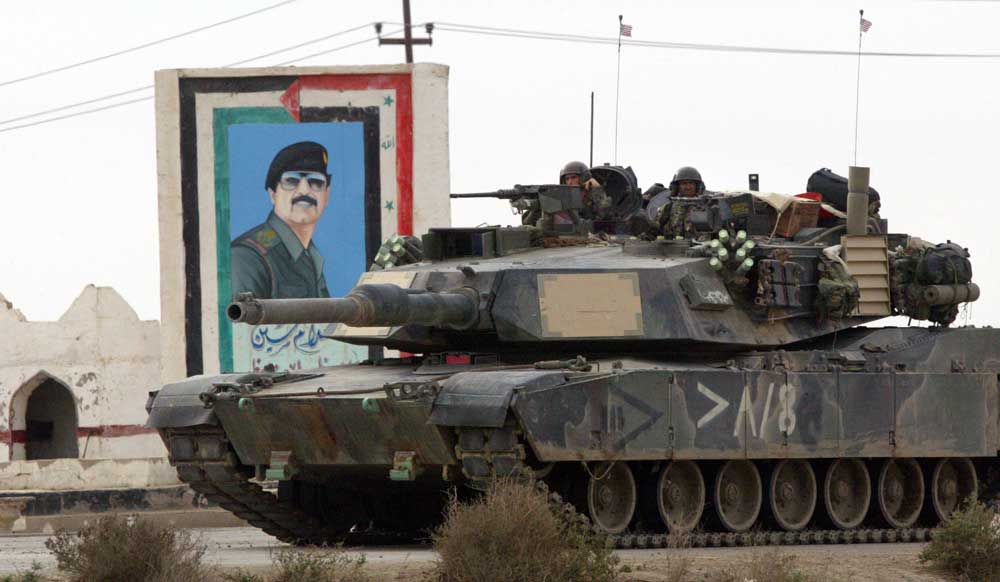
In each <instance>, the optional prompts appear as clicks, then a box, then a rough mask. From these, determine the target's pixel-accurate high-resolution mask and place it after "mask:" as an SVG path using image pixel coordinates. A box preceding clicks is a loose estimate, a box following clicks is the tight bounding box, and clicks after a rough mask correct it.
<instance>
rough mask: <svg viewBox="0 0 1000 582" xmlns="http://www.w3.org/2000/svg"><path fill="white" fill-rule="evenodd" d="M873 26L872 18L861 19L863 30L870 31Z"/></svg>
mask: <svg viewBox="0 0 1000 582" xmlns="http://www.w3.org/2000/svg"><path fill="white" fill-rule="evenodd" d="M871 27H872V21H871V20H865V19H864V18H862V19H861V32H868V29H869V28H871Z"/></svg>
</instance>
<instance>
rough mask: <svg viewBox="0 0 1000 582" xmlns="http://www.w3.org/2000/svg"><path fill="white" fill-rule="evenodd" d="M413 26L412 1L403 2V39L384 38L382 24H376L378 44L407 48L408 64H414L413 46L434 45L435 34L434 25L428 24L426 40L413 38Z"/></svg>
mask: <svg viewBox="0 0 1000 582" xmlns="http://www.w3.org/2000/svg"><path fill="white" fill-rule="evenodd" d="M411 27H412V24H410V0H403V38H382V23H381V22H376V23H375V34H377V35H378V44H379V46H382V45H384V44H401V45H403V46H404V47H406V62H407V63H412V62H413V45H415V44H426V45H431V44H434V43H433V42H432V41H431V33H432V32H434V23H432V22H428V23H427V24H425V25H424V29H426V30H427V37H426V38H413V31H412V30H411Z"/></svg>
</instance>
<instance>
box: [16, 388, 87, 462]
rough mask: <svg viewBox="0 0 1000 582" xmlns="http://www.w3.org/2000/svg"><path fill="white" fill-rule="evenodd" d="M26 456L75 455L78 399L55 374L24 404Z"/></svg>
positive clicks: (53, 457)
mask: <svg viewBox="0 0 1000 582" xmlns="http://www.w3.org/2000/svg"><path fill="white" fill-rule="evenodd" d="M24 420H25V443H24V452H25V458H26V459H28V460H31V459H75V458H77V457H78V456H79V450H78V449H77V444H76V429H77V418H76V402H74V400H73V394H72V393H71V392H70V391H69V389H67V388H66V387H65V386H63V385H62V384H61V383H59V382H58V381H56V380H54V379H53V378H46V379H45V380H44V381H43V382H42V383H41V384H39V385H38V387H36V388H35V389H34V390H32V391H31V395H30V396H29V397H28V405H27V406H26V407H25V413H24Z"/></svg>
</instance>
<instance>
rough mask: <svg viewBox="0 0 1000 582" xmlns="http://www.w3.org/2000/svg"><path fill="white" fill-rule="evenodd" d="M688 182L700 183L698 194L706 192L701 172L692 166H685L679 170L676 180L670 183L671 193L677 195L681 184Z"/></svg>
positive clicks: (675, 176)
mask: <svg viewBox="0 0 1000 582" xmlns="http://www.w3.org/2000/svg"><path fill="white" fill-rule="evenodd" d="M686 180H690V181H692V182H697V183H698V194H703V193H704V192H705V182H703V181H702V180H701V172H699V171H698V170H696V169H695V168H692V167H691V166H683V167H681V168H678V170H677V173H675V174H674V179H673V180H671V181H670V193H671V194H677V191H678V189H679V185H680V183H681V182H684V181H686Z"/></svg>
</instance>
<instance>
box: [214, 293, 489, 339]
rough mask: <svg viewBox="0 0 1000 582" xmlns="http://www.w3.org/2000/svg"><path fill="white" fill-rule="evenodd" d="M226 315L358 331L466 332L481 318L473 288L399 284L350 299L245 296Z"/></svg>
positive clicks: (247, 320)
mask: <svg viewBox="0 0 1000 582" xmlns="http://www.w3.org/2000/svg"><path fill="white" fill-rule="evenodd" d="M226 315H227V316H228V317H229V319H230V320H232V321H233V322H235V323H248V324H251V325H262V324H269V323H343V324H346V325H350V326H355V327H365V326H386V325H410V324H413V325H428V326H450V327H455V328H459V329H466V328H469V327H472V326H474V325H476V323H477V322H478V320H479V293H478V292H477V291H476V290H475V289H472V288H461V289H457V290H453V291H447V292H441V293H438V292H434V291H422V290H416V289H413V290H411V289H403V288H402V287H399V286H397V285H388V284H371V285H359V286H357V287H355V288H354V289H353V290H352V291H351V292H350V293H348V294H347V296H346V297H332V298H323V299H257V298H256V297H254V296H253V294H251V293H241V294H240V295H238V296H237V297H236V301H234V302H232V303H230V304H229V307H228V308H227V309H226Z"/></svg>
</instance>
